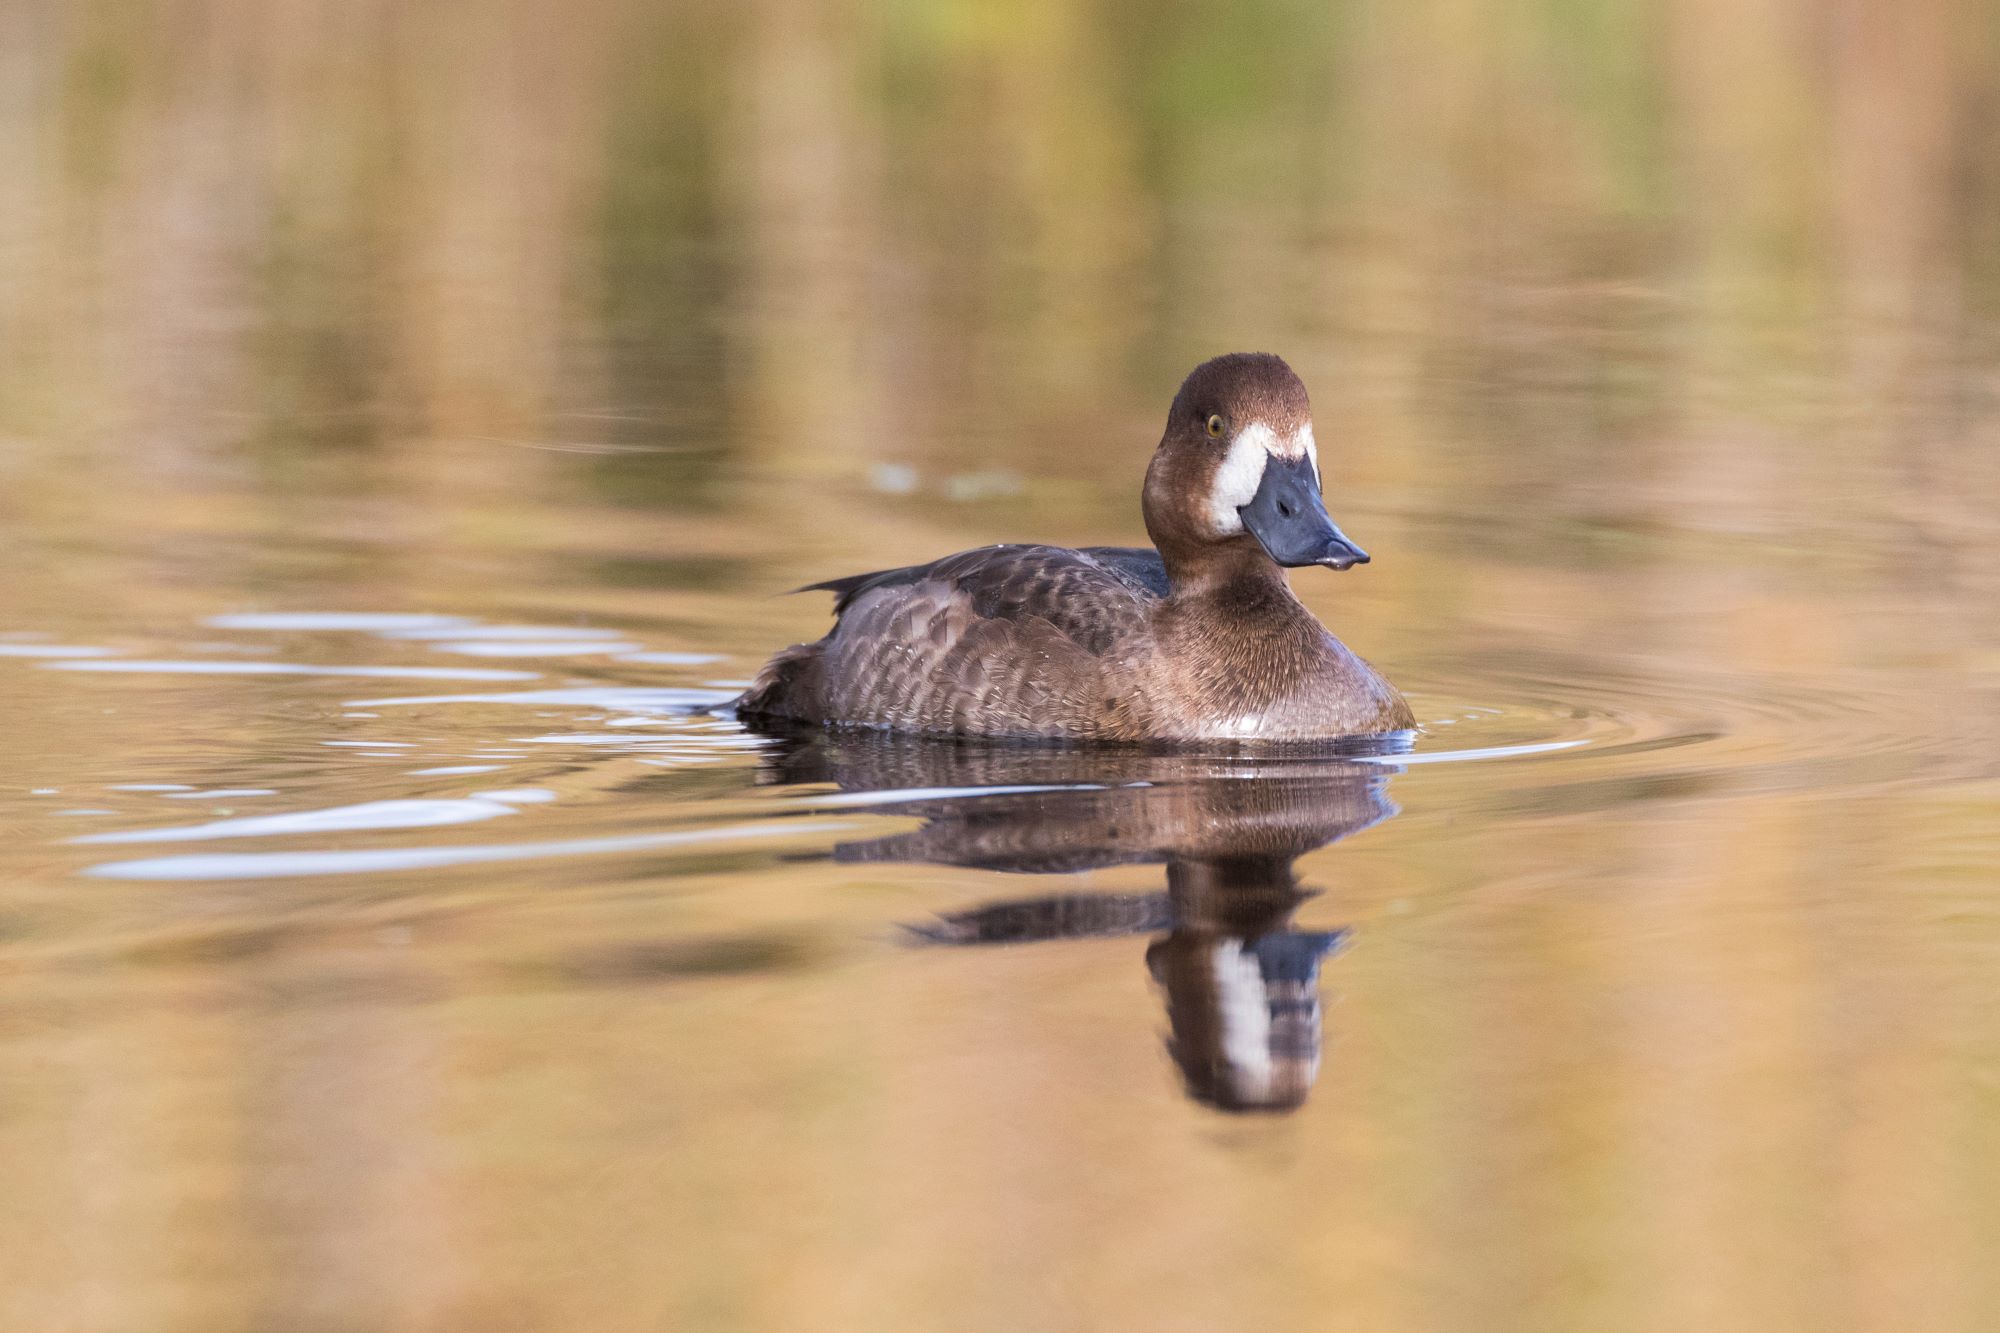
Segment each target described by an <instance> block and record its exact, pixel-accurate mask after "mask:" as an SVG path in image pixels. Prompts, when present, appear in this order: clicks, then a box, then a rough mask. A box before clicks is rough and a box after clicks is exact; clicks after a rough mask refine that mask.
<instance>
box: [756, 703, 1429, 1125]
mask: <svg viewBox="0 0 2000 1333" xmlns="http://www.w3.org/2000/svg"><path fill="white" fill-rule="evenodd" d="M785 739H786V743H785V744H784V745H783V746H782V747H781V748H780V749H778V750H776V751H774V752H773V753H771V754H770V755H768V756H767V757H766V767H765V768H764V770H763V773H764V778H765V780H767V781H774V782H781V783H829V782H830V783H833V784H836V785H837V786H838V787H839V788H840V790H841V791H842V792H846V793H857V794H860V793H875V794H877V795H878V797H879V800H877V801H873V802H870V803H869V804H868V809H869V810H870V811H871V812H872V813H876V814H890V815H911V816H915V817H917V818H919V819H921V820H922V821H923V823H922V824H921V825H920V826H919V827H918V828H917V829H915V830H914V831H911V832H908V833H899V834H891V835H888V836H886V837H880V838H873V839H869V840H867V841H864V842H843V843H840V844H838V845H837V846H835V848H834V849H833V852H832V856H833V859H834V860H836V861H839V862H846V863H867V862H879V861H919V862H932V863H936V864H940V865H953V866H966V867H973V868H977V869H981V870H992V871H1001V872H1011V873H1017V874H1044V875H1045V874H1072V873H1076V872H1079V871H1085V870H1091V869H1096V868H1100V867H1104V866H1112V865H1132V864H1151V863H1160V862H1164V863H1165V866H1166V879H1167V888H1166V891H1165V892H1164V893H1158V894H1146V895H1133V894H1096V893H1071V894H1059V895H1054V896H1047V895H1043V896H1034V897H1019V898H1006V899H1002V900H999V901H995V902H990V903H986V904H983V905H981V906H977V907H971V908H964V909H959V910H955V911H951V912H948V913H945V914H944V915H941V916H940V917H938V918H937V920H935V921H933V922H927V923H923V924H915V925H911V926H910V927H909V929H910V930H911V931H912V932H913V933H914V934H915V935H917V936H918V937H919V938H922V939H924V940H928V941H931V942H933V943H937V944H946V945H961V946H963V945H1002V944H1004V945H1018V944H1029V943H1036V942H1042V941H1054V940H1072V939H1081V938H1093V937H1095V938H1101V937H1107V936H1118V935H1128V934H1139V933H1147V934H1154V935H1156V936H1157V937H1156V938H1155V939H1153V941H1152V942H1151V944H1150V945H1149V946H1148V947H1147V949H1146V967H1147V970H1148V971H1149V973H1150V974H1151V976H1152V978H1153V980H1154V981H1155V982H1157V983H1158V984H1159V987H1160V989H1161V991H1162V994H1163V995H1164V998H1165V1002H1166V1011H1167V1022H1168V1026H1169V1028H1170V1031H1171V1035H1170V1037H1169V1038H1168V1040H1167V1050H1168V1052H1169V1054H1171V1055H1172V1057H1173V1060H1174V1063H1175V1064H1176V1065H1177V1066H1179V1068H1180V1071H1181V1075H1182V1077H1183V1079H1184V1080H1185V1082H1186V1085H1187V1091H1188V1095H1189V1096H1191V1097H1193V1098H1194V1099H1195V1100H1196V1101H1198V1102H1203V1103H1205V1104H1207V1105H1210V1106H1214V1107H1216V1108H1218V1109H1221V1110H1225V1111H1291V1110H1296V1109H1298V1107H1300V1106H1301V1105H1303V1104H1304V1103H1305V1100H1306V1097H1307V1096H1308V1095H1309V1094H1310V1093H1311V1091H1312V1087H1313V1083H1314V1081H1315V1080H1316V1079H1317V1078H1318V1077H1319V1067H1320V1047H1321V1030H1320V1029H1321V1006H1320V996H1319V984H1318V983H1319V970H1320V961H1321V959H1323V958H1324V957H1326V956H1327V955H1328V954H1329V953H1330V952H1332V951H1333V950H1334V949H1335V948H1336V947H1338V946H1339V944H1340V943H1341V942H1342V940H1343V938H1344V936H1345V934H1346V932H1345V931H1343V930H1301V929H1295V928H1294V927H1293V924H1292V917H1293V914H1294V913H1295V912H1296V911H1297V910H1298V909H1299V907H1300V906H1301V905H1302V904H1303V903H1305V902H1306V901H1307V900H1308V899H1310V898H1311V897H1313V896H1314V894H1313V891H1312V890H1310V889H1308V888H1306V887H1304V886H1302V885H1301V884H1300V883H1299V882H1298V877H1297V874H1296V872H1295V871H1294V869H1293V862H1294V861H1296V860H1297V859H1298V858H1299V857H1301V856H1303V855H1304V854H1305V853H1307V852H1310V851H1313V850H1315V849H1316V848H1320V847H1324V846H1326V845H1327V844H1329V843H1333V842H1338V841H1340V840H1341V839H1343V838H1347V837H1350V836H1352V835H1353V834H1355V833H1359V832H1360V831H1361V830H1363V829H1365V828H1369V827H1371V826H1372V825H1375V824H1378V823H1381V822H1382V821H1383V820H1385V819H1388V818H1389V817H1391V816H1392V815H1394V814H1395V813H1396V807H1395V805H1394V804H1393V803H1392V802H1391V801H1390V800H1389V797H1388V794H1387V792H1386V790H1385V788H1386V786H1387V783H1388V780H1389V776H1390V775H1391V774H1393V773H1396V772H1400V771H1401V769H1400V768H1399V767H1398V766H1397V765H1395V764H1393V763H1388V762H1381V761H1382V760H1383V759H1385V758H1386V757H1387V756H1388V755H1391V754H1393V753H1394V747H1395V745H1396V744H1397V743H1396V742H1386V743H1382V744H1378V745H1367V744H1358V745H1356V746H1355V747H1353V748H1352V749H1350V750H1349V752H1348V753H1349V754H1350V755H1355V754H1367V753H1369V751H1370V750H1373V751H1374V752H1375V753H1374V755H1373V758H1374V760H1375V762H1370V761H1369V760H1368V759H1358V758H1344V757H1336V756H1329V755H1321V756H1317V757H1313V756H1306V755H1301V754H1293V755H1289V756H1253V755H1236V756H1225V757H1217V756H1205V755H1198V754H1166V753H1143V752H1118V751H1111V752H1102V751H1100V752H1092V751H1090V750H1087V749H1061V748H1043V747H1036V746H1022V745H1015V746H1008V745H984V744H979V743H973V742H953V741H938V740H928V739H924V738H921V737H897V736H889V735H875V734H856V733H823V734H806V735H803V736H800V735H792V736H788V737H786V738H785Z"/></svg>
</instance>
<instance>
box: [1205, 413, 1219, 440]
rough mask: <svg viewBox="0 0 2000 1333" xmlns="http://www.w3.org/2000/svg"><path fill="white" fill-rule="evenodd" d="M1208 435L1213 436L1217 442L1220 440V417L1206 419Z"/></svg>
mask: <svg viewBox="0 0 2000 1333" xmlns="http://www.w3.org/2000/svg"><path fill="white" fill-rule="evenodd" d="M1208 433H1209V434H1210V435H1213V436H1214V437H1215V438H1216V439H1218V440H1219V439H1221V438H1222V418H1221V417H1210V418H1209V419H1208Z"/></svg>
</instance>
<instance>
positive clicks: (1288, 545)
mask: <svg viewBox="0 0 2000 1333" xmlns="http://www.w3.org/2000/svg"><path fill="white" fill-rule="evenodd" d="M1236 512H1237V514H1238V515H1239V516H1240V517H1241V518H1242V520H1243V526H1244V527H1245V528H1246V529H1248V530H1249V533H1250V535H1251V536H1253V537H1255V538H1256V539H1257V544H1258V545H1260V546H1262V547H1263V548H1264V554H1266V555H1268V556H1270V557H1271V559H1273V560H1275V561H1277V562H1278V563H1279V564H1281V565H1283V566H1285V567H1286V568H1287V569H1297V568H1300V567H1301V566H1304V565H1325V566H1326V567H1327V568H1329V569H1346V568H1347V567H1348V566H1350V565H1365V564H1367V563H1368V552H1366V551H1364V550H1362V549H1361V548H1360V547H1359V546H1356V545H1355V544H1354V543H1353V542H1351V541H1349V540H1348V539H1347V534H1346V533H1344V532H1342V531H1341V530H1340V529H1339V528H1337V527H1335V526H1334V523H1333V519H1332V518H1331V517H1329V516H1328V515H1327V512H1326V502H1325V501H1324V500H1322V499H1321V498H1320V493H1319V477H1318V476H1317V475H1315V473H1314V472H1313V465H1312V460H1311V459H1310V458H1278V457H1276V456H1273V457H1272V458H1271V460H1270V462H1268V463H1266V464H1265V465H1264V479H1263V481H1261V482H1260V483H1258V486H1257V494H1256V495H1255V496H1253V497H1251V500H1250V503H1249V504H1247V505H1243V506H1242V507H1241V508H1239V509H1238V510H1237V511H1236Z"/></svg>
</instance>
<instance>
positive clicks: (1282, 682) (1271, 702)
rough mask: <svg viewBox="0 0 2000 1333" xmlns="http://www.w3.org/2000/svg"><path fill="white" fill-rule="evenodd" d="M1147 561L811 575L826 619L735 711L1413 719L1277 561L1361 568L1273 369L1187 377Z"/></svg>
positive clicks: (1068, 730)
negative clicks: (829, 624) (817, 578)
mask: <svg viewBox="0 0 2000 1333" xmlns="http://www.w3.org/2000/svg"><path fill="white" fill-rule="evenodd" d="M1144 509H1145V518H1146V532H1147V533H1148V535H1150V536H1151V537H1152V539H1153V544H1154V546H1155V547H1156V548H1157V550H1147V549H1144V548H1133V547H1108V546H1091V547H1085V548H1084V549H1082V550H1069V549H1066V548H1064V547H1058V546H989V547H985V548H982V549H980V550H976V551H963V552H960V553H959V554H957V555H952V556H946V557H945V558H944V559H942V560H937V561H933V562H932V563H930V564H928V565H912V566H910V567H908V568H905V569H891V570H885V571H883V572H881V573H877V574H856V575H853V576H852V577H849V578H844V579H834V580H832V581H830V582H827V583H816V584H813V585H812V587H813V588H815V589H825V590H828V591H830V592H832V593H834V594H835V597H836V599H837V600H836V601H835V603H834V617H835V619H834V625H833V629H832V630H831V631H829V632H828V633H827V635H826V637H825V638H823V639H821V640H819V642H817V643H807V644H799V645H797V646H795V647H791V648H787V649H785V650H784V651H783V652H781V653H779V654H778V655H777V656H775V657H773V658H772V659H771V660H770V662H769V663H767V664H766V665H765V667H764V669H763V670H762V671H761V672H759V673H758V675H757V678H756V680H755V681H754V682H752V684H751V686H750V688H749V690H748V691H746V692H745V693H744V694H743V696H742V698H740V699H738V700H737V701H736V709H737V711H738V712H739V713H740V714H742V715H744V716H748V717H767V718H783V719H790V720H795V721H801V722H814V723H847V724H855V725H862V726H871V727H885V728H891V729H894V730H898V731H911V732H923V733H928V734H932V735H957V736H1012V737H1041V738H1048V739H1061V740H1090V741H1216V740H1231V741H1238V740H1254V741H1301V740H1312V739H1317V738H1324V737H1331V736H1339V735H1346V734H1352V733H1356V732H1380V731H1393V730H1398V729H1401V728H1405V727H1409V726H1412V725H1413V722H1412V719H1411V716H1410V710H1409V706H1408V705H1407V704H1405V703H1404V702H1403V698H1402V696H1401V695H1399V694H1398V693H1397V692H1396V691H1395V689H1394V688H1392V687H1391V686H1390V685H1389V683H1388V682H1387V681H1385V680H1383V679H1382V677H1381V676H1379V675H1377V674H1376V673H1375V671H1374V670H1373V669H1372V668H1371V667H1370V666H1369V665H1368V664H1367V663H1366V662H1364V661H1362V660H1361V659H1360V658H1358V657H1356V656H1355V655H1354V654H1353V653H1351V652H1349V651H1348V650H1347V647H1346V646H1345V645H1344V644H1342V643H1341V642H1340V640H1338V639H1336V638H1334V637H1333V635H1331V634H1329V633H1328V632H1327V631H1326V628H1325V626H1323V625H1321V624H1320V623H1319V621H1318V620H1316V619H1314V618H1313V614H1312V613H1311V612H1310V611H1308V610H1306V608H1305V607H1304V606H1303V605H1302V604H1301V603H1300V602H1299V600H1298V598H1297V597H1295V596H1293V595H1292V590H1291V586H1290V585H1289V584H1288V583H1287V582H1286V579H1285V572H1284V571H1285V569H1286V568H1297V567H1300V566H1304V565H1326V566H1328V567H1330V568H1333V569H1346V568H1347V567H1349V566H1350V565H1359V564H1366V563H1367V561H1368V554H1367V552H1365V551H1363V550H1362V549H1361V548H1360V547H1358V546H1356V545H1355V544H1354V543H1353V542H1351V541H1349V540H1348V539H1347V538H1346V536H1345V535H1344V534H1342V532H1341V531H1340V529H1339V528H1337V527H1335V526H1334V524H1333V520H1332V519H1331V518H1329V517H1328V516H1327V512H1326V506H1325V504H1324V503H1323V502H1322V500H1321V498H1320V479H1319V453H1318V449H1317V447H1316V446H1315V444H1314V442H1313V431H1312V415H1311V408H1310V405H1309V404H1308V403H1307V400H1306V389H1305V385H1303V384H1301V383H1300V382H1299V377H1298V376H1297V375H1295V374H1293V373H1292V369H1291V367H1290V366H1287V365H1286V364H1285V363H1284V362H1283V361H1282V360H1280V359H1279V358H1277V357H1275V356H1266V355H1261V354H1247V355H1246V354H1238V355H1233V356H1222V357H1217V358H1216V359H1215V360H1213V361H1207V362H1204V363H1202V364H1201V365H1199V366H1197V367H1195V370H1194V373H1193V374H1191V375H1189V376H1188V377H1187V380H1186V381H1185V382H1184V383H1182V385H1181V389H1180V392H1179V393H1178V394H1176V395H1175V396H1174V405H1173V409H1172V411H1171V413H1170V414H1169V415H1168V417H1167V430H1166V434H1165V435H1164V436H1163V437H1162V438H1161V440H1160V447H1159V449H1158V450H1157V451H1155V453H1154V454H1153V461H1152V465H1151V466H1150V467H1148V468H1147V469H1146V488H1145V496H1144Z"/></svg>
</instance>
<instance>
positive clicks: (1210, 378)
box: [1145, 352, 1368, 584]
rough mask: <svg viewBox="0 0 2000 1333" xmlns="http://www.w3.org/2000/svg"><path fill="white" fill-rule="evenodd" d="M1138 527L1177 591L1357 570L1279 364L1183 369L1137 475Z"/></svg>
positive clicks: (1300, 402)
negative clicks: (1296, 572)
mask: <svg viewBox="0 0 2000 1333" xmlns="http://www.w3.org/2000/svg"><path fill="white" fill-rule="evenodd" d="M1145 514H1146V531H1147V533H1148V534H1150V535H1151V537H1152V539H1153V545H1155V546H1157V547H1158V548H1159V549H1160V558H1161V559H1162V560H1164V561H1165V562H1166V566H1167V573H1168V575H1169V576H1170V577H1171V578H1172V579H1173V580H1174V582H1175V583H1176V584H1180V583H1183V582H1187V581H1197V582H1198V581H1203V580H1208V579H1214V578H1217V577H1223V578H1226V577H1229V576H1231V575H1234V574H1267V575H1270V576H1272V577H1282V576H1280V575H1278V573H1277V567H1279V566H1284V567H1287V568H1294V567H1298V566H1302V565H1326V566H1328V567H1329V568H1332V569H1346V568H1347V567H1348V566H1350V565H1360V564H1366V563H1367V562H1368V553H1367V552H1366V551H1364V550H1362V549H1361V548H1360V547H1358V546H1356V545H1355V544H1354V543H1353V542H1351V541H1349V540H1348V539H1347V537H1346V536H1345V534H1343V533H1342V532H1341V531H1340V529H1339V528H1337V527H1335V526H1334V524H1333V520H1332V519H1331V518H1329V517H1328V516H1327V512H1326V503H1325V501H1324V500H1323V499H1321V497H1320V476H1319V447H1318V445H1317V444H1316V443H1315V442H1314V440H1313V429H1312V404H1311V403H1310V402H1309V401H1308V400H1307V398H1306V386H1305V385H1304V384H1302V383H1300V381H1299V377H1298V376H1297V375H1295V374H1293V373H1292V368H1291V367H1290V366H1288V365H1286V364H1285V363H1284V361H1283V360H1281V359H1280V358H1278V357H1275V356H1271V355H1268V354H1266V353H1262V352H1237V353H1232V354H1231V355H1229V356H1218V357H1216V358H1215V359H1214V360H1212V361H1204V362H1202V363H1201V364H1200V365H1198V366H1196V367H1195V368H1194V371H1193V373H1192V374H1190V375H1189V376H1188V377H1187V379H1186V380H1184V381H1182V383H1181V390H1180V392H1179V393H1177V394H1175V395H1174V405H1173V408H1172V410H1171V411H1170V412H1169V413H1168V414H1167V429H1166V433H1165V434H1164V435H1163V436H1161V437H1160V447H1159V449H1158V450H1157V451H1155V453H1154V454H1153V462H1152V465H1151V466H1150V467H1148V468H1147V469H1146V490H1145Z"/></svg>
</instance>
